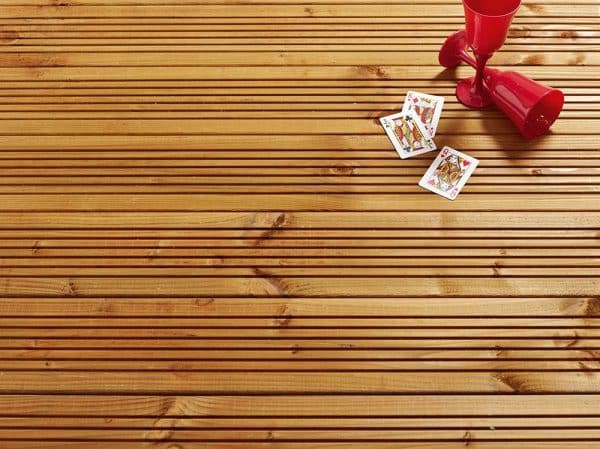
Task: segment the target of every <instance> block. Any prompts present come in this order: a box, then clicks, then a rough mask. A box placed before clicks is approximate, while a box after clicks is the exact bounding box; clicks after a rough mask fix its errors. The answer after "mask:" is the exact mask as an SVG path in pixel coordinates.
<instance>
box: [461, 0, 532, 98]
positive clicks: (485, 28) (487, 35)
mask: <svg viewBox="0 0 600 449" xmlns="http://www.w3.org/2000/svg"><path fill="white" fill-rule="evenodd" d="M463 6H464V9H465V24H466V34H467V43H468V44H469V46H470V47H471V49H472V50H473V52H474V53H475V57H476V60H477V74H476V75H475V76H474V77H471V78H467V79H465V80H463V81H461V82H460V83H459V85H458V87H457V88H456V96H457V97H458V99H459V100H460V102H461V103H462V104H464V105H465V106H468V107H470V108H484V107H487V106H489V105H490V104H491V103H492V99H491V98H490V96H489V93H488V92H487V90H486V89H485V88H484V86H483V80H484V70H485V65H486V63H487V61H488V59H490V58H491V57H492V55H493V54H494V53H495V52H496V51H498V50H499V49H500V48H501V47H502V45H504V41H505V40H506V36H507V34H508V29H509V27H510V24H511V22H512V19H513V17H514V15H515V14H516V12H517V10H518V9H519V6H521V0H463Z"/></svg>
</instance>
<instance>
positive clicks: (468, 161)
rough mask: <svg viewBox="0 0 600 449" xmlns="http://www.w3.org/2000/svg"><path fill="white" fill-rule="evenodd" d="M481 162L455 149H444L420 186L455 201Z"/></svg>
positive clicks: (422, 179)
mask: <svg viewBox="0 0 600 449" xmlns="http://www.w3.org/2000/svg"><path fill="white" fill-rule="evenodd" d="M478 164H479V161H478V160H477V159H475V158H473V157H471V156H467V155H466V154H463V153H461V152H459V151H456V150H455V149H454V148H450V147H444V149H443V150H442V151H440V154H438V157H437V158H436V159H435V160H434V161H433V163H432V164H431V166H430V167H429V170H427V173H425V176H423V178H421V181H420V182H419V185H420V186H421V187H423V188H425V189H427V190H431V191H432V192H434V193H437V194H438V195H441V196H443V197H444V198H448V199H449V200H454V199H456V197H457V196H458V194H459V193H460V191H461V190H462V188H463V187H464V186H465V184H466V183H467V180H468V179H469V177H470V176H471V175H472V174H473V172H474V171H475V168H476V167H477V165H478Z"/></svg>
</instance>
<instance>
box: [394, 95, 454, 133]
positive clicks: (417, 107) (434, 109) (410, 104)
mask: <svg viewBox="0 0 600 449" xmlns="http://www.w3.org/2000/svg"><path fill="white" fill-rule="evenodd" d="M443 107H444V97H436V96H433V95H427V94H422V93H420V92H412V91H409V92H407V94H406V99H405V100H404V107H403V108H402V113H403V114H408V113H409V112H414V113H415V115H416V116H417V117H418V118H419V120H421V122H422V123H423V125H424V126H425V129H426V130H427V131H428V132H429V135H430V136H431V137H435V132H436V131H437V127H438V123H439V122H440V117H441V115H442V108H443Z"/></svg>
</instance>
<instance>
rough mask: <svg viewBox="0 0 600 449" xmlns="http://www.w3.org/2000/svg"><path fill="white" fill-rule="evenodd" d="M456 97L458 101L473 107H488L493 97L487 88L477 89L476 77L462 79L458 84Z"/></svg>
mask: <svg viewBox="0 0 600 449" xmlns="http://www.w3.org/2000/svg"><path fill="white" fill-rule="evenodd" d="M456 97H457V98H458V101H460V102H461V103H462V104H464V105H465V106H467V107H468V108H471V109H482V108H487V107H488V106H490V105H491V104H492V98H491V97H490V94H489V93H488V91H487V90H485V89H481V90H480V91H478V90H477V89H475V77H474V76H472V77H471V78H467V79H464V80H462V81H461V82H460V83H458V86H456Z"/></svg>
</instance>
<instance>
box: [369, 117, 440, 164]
mask: <svg viewBox="0 0 600 449" xmlns="http://www.w3.org/2000/svg"><path fill="white" fill-rule="evenodd" d="M379 121H380V122H381V125H382V126H383V128H384V129H385V132H386V133H387V135H388V137H389V138H390V140H391V141H392V144H393V145H394V148H395V149H396V151H397V152H398V154H399V155H400V157H401V158H402V159H407V158H409V157H413V156H417V155H419V154H423V153H428V152H429V151H433V150H435V149H436V146H435V143H434V142H433V139H432V138H431V136H430V135H429V133H428V132H427V130H426V129H425V128H424V127H423V124H422V123H421V122H420V120H419V119H418V118H416V117H415V115H414V113H412V112H409V113H408V114H403V113H399V114H393V115H388V116H387V117H382V118H380V119H379Z"/></svg>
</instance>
